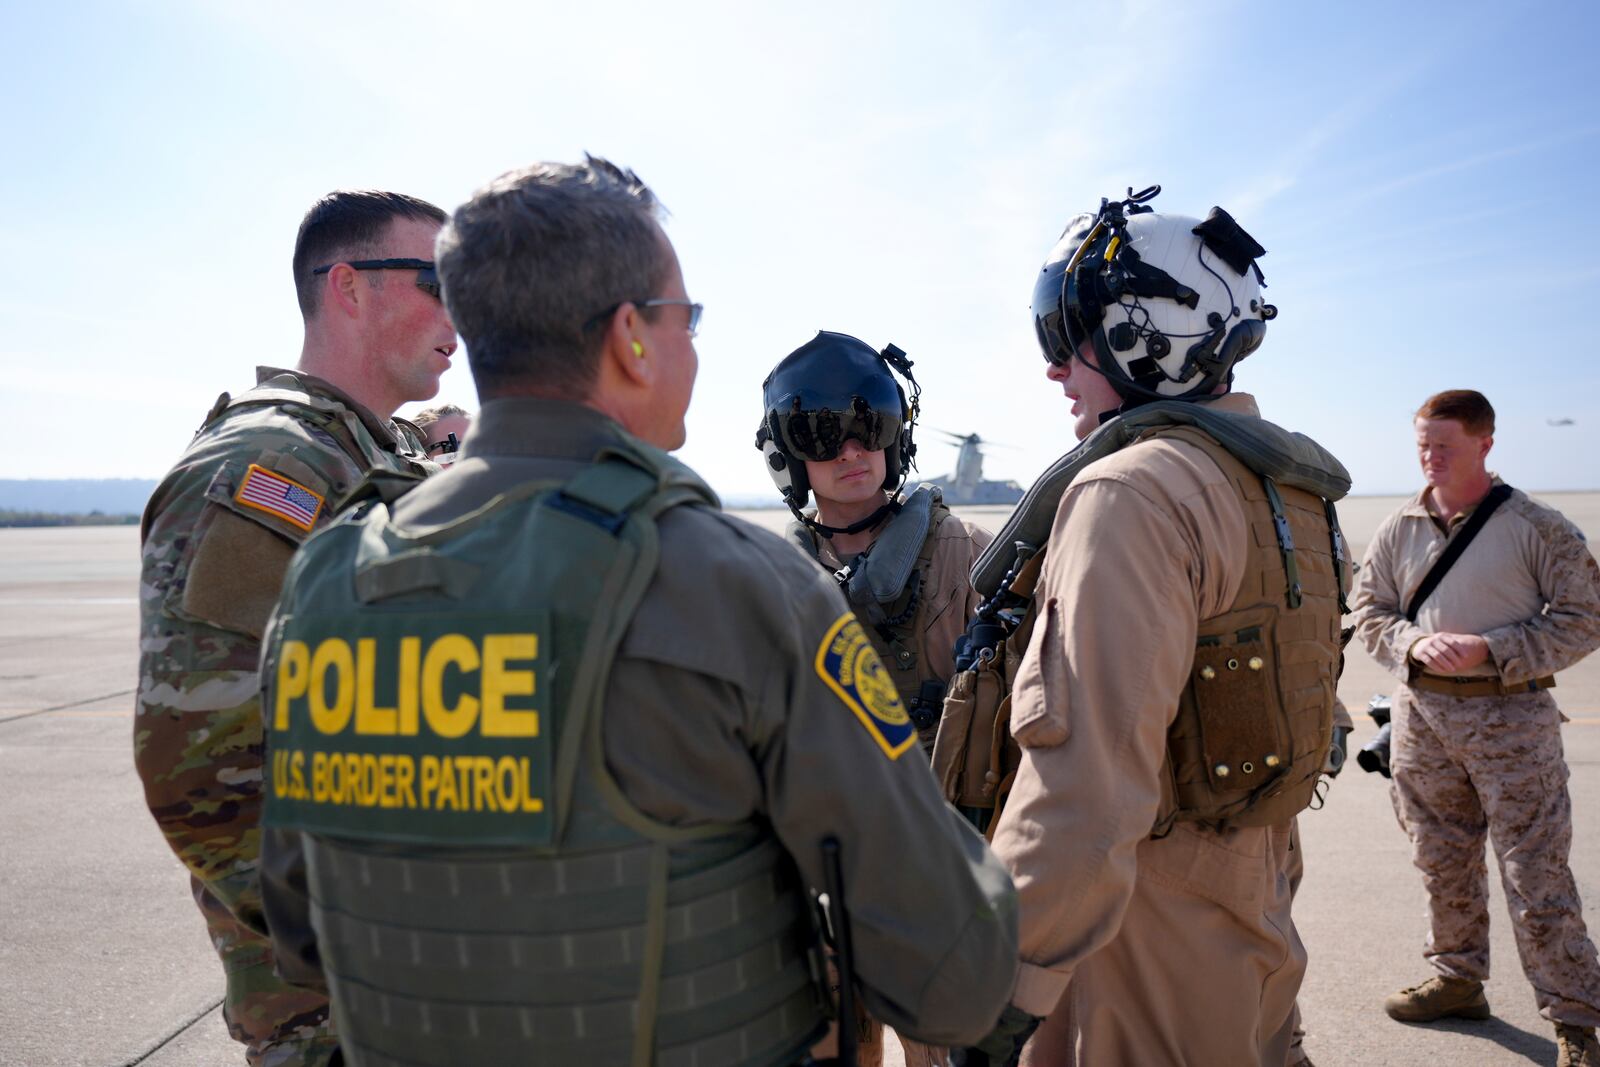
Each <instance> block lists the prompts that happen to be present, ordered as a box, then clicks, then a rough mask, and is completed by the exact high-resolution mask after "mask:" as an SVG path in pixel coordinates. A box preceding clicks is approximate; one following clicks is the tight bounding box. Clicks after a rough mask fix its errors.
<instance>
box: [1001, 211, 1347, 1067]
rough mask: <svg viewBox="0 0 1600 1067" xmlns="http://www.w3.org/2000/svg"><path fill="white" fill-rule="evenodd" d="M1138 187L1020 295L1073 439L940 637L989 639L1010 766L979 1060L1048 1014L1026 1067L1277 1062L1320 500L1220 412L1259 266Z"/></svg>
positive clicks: (1255, 313)
mask: <svg viewBox="0 0 1600 1067" xmlns="http://www.w3.org/2000/svg"><path fill="white" fill-rule="evenodd" d="M1157 192H1159V187H1151V188H1150V189H1147V190H1145V191H1143V192H1142V193H1138V194H1134V193H1133V192H1132V190H1129V195H1128V197H1127V198H1125V199H1120V200H1115V201H1103V202H1102V204H1101V207H1100V210H1099V211H1098V212H1096V213H1094V214H1092V215H1084V216H1080V217H1079V218H1077V219H1075V220H1073V222H1072V223H1070V224H1069V225H1068V227H1067V230H1066V233H1065V234H1064V235H1063V237H1062V239H1061V241H1060V243H1058V244H1057V245H1056V247H1055V248H1054V250H1053V251H1052V252H1051V253H1050V256H1049V258H1048V259H1047V261H1046V263H1045V265H1044V268H1043V269H1042V271H1041V272H1040V274H1039V276H1038V278H1037V281H1036V286H1035V291H1034V300H1033V314H1034V323H1035V327H1036V329H1037V332H1038V338H1039V342H1040V346H1041V348H1042V350H1043V354H1044V356H1045V359H1046V360H1047V361H1048V366H1047V368H1046V375H1047V377H1049V378H1050V380H1051V381H1053V382H1056V383H1058V384H1059V385H1060V386H1061V387H1062V390H1063V392H1064V393H1065V395H1066V397H1067V399H1068V400H1069V401H1070V402H1071V405H1072V415H1073V416H1074V419H1075V429H1076V432H1077V436H1078V437H1079V439H1080V441H1081V443H1080V444H1079V446H1078V447H1077V448H1075V449H1074V450H1073V451H1072V452H1070V453H1068V454H1067V455H1066V456H1065V457H1063V458H1062V460H1060V461H1059V462H1058V463H1057V464H1056V465H1055V466H1054V467H1052V468H1051V470H1050V471H1048V472H1046V474H1045V475H1044V476H1043V477H1042V478H1041V479H1040V481H1039V483H1038V484H1036V485H1035V486H1034V487H1033V489H1031V490H1030V491H1029V493H1028V495H1027V496H1026V497H1025V498H1024V500H1023V503H1022V505H1020V506H1019V509H1018V512H1017V514H1016V515H1015V516H1014V517H1013V518H1012V520H1011V521H1010V523H1008V525H1007V527H1006V528H1005V529H1004V530H1003V531H1002V532H1001V533H1000V534H999V535H998V536H997V537H996V538H995V541H994V544H993V546H992V547H991V549H990V550H989V551H988V552H987V553H985V556H984V557H983V558H982V559H980V560H979V562H978V564H977V565H976V566H975V567H974V571H973V578H974V584H975V585H976V587H977V588H978V591H979V593H980V594H981V595H982V596H984V597H985V598H988V599H986V601H985V607H984V608H983V609H980V612H979V619H978V620H977V622H976V623H975V624H974V628H973V629H972V630H970V631H969V633H971V634H973V635H974V636H975V638H976V635H977V634H978V631H979V629H980V627H981V626H982V625H989V626H991V627H999V628H1000V630H1001V632H1002V633H1005V634H1007V635H1008V636H1007V637H1006V638H1005V640H1004V641H1002V642H1000V643H999V644H998V645H992V646H991V647H993V652H992V653H988V652H986V651H985V650H979V651H980V653H981V654H980V655H979V656H978V662H979V664H980V665H979V666H978V667H977V668H976V669H977V671H978V672H979V673H981V672H982V671H984V670H988V669H992V670H996V671H997V672H998V673H999V677H1000V687H1001V689H1008V694H1009V699H1010V704H1009V723H1010V727H1011V729H1012V732H1013V735H1014V738H1015V740H1016V742H1017V743H1018V745H1019V746H1020V764H1019V765H1017V766H1015V767H1004V768H1000V769H999V770H998V771H997V773H1001V774H1002V776H1005V775H1009V774H1011V773H1014V784H1013V785H1012V787H1011V789H1010V791H1009V795H1008V796H1006V797H1005V798H1004V799H1003V801H1002V809H1001V811H1000V813H999V816H998V819H997V822H996V825H995V829H994V838H993V845H994V848H995V852H996V854H997V855H999V856H1000V857H1001V859H1002V861H1003V862H1005V864H1006V865H1007V867H1008V868H1009V869H1010V870H1011V872H1012V876H1013V878H1014V879H1015V881H1016V883H1017V888H1018V892H1019V895H1020V901H1021V905H1022V915H1021V951H1022V971H1021V974H1020V977H1019V979H1018V982H1017V986H1016V988H1015V990H1014V992H1013V994H1012V1004H1011V1006H1010V1007H1009V1008H1008V1009H1007V1012H1006V1014H1005V1015H1003V1016H1002V1018H1001V1020H1000V1023H999V1024H998V1026H997V1028H996V1031H995V1032H994V1033H993V1034H991V1035H990V1036H989V1038H987V1039H986V1040H985V1042H984V1043H983V1044H982V1045H981V1046H980V1050H981V1051H982V1052H983V1053H985V1054H987V1055H988V1056H989V1057H990V1059H989V1062H991V1063H1001V1062H1007V1061H1008V1060H1009V1061H1010V1062H1015V1057H1016V1056H1017V1053H1018V1052H1019V1050H1020V1047H1021V1045H1022V1042H1023V1041H1024V1040H1025V1039H1026V1038H1027V1035H1028V1034H1029V1032H1030V1031H1031V1030H1032V1028H1033V1026H1034V1025H1035V1022H1036V1020H1037V1019H1038V1018H1040V1017H1043V1016H1049V1015H1051V1013H1052V1012H1054V1011H1056V1009H1057V1008H1058V1006H1059V1007H1060V1008H1061V1009H1062V1010H1061V1011H1060V1012H1059V1013H1058V1014H1057V1016H1056V1018H1055V1019H1052V1024H1051V1026H1049V1027H1047V1028H1046V1030H1045V1032H1043V1033H1041V1034H1040V1035H1039V1037H1038V1039H1037V1040H1036V1041H1035V1044H1034V1048H1033V1050H1031V1051H1030V1057H1031V1058H1032V1059H1033V1061H1034V1062H1040V1063H1043V1062H1052V1063H1053V1062H1057V1057H1058V1056H1060V1054H1061V1050H1062V1046H1064V1045H1066V1046H1075V1048H1076V1051H1077V1053H1078V1062H1081V1063H1090V1064H1102V1063H1162V1064H1197V1065H1199V1064H1230V1065H1251V1064H1262V1065H1267V1067H1282V1065H1283V1064H1284V1063H1285V1062H1286V1060H1287V1058H1288V1056H1289V1047H1290V1042H1291V1037H1292V1031H1293V1023H1292V1013H1293V1006H1294V1002H1295V996H1296V992H1297V990H1298V988H1299V985H1300V979H1301V976H1302V974H1303V973H1304V970H1305V964H1306V954H1305V949H1304V947H1303V945H1302V944H1301V942H1300V938H1299V937H1298V935H1297V934H1296V933H1295V928H1294V923H1293V921H1292V920H1291V918H1290V915H1289V906H1290V894H1289V891H1288V879H1287V878H1286V877H1285V876H1284V872H1285V871H1286V869H1287V867H1288V864H1289V860H1290V857H1289V854H1288V853H1289V848H1290V827H1291V822H1292V820H1293V818H1294V816H1295V813H1296V812H1298V811H1299V810H1301V809H1302V808H1304V807H1305V806H1306V804H1307V803H1308V802H1309V801H1310V799H1311V797H1312V793H1313V789H1314V788H1315V786H1316V784H1317V781H1318V779H1319V778H1320V776H1321V774H1322V773H1323V771H1324V765H1325V761H1326V759H1327V754H1328V750H1329V746H1330V742H1331V738H1332V726H1333V718H1332V717H1333V703H1334V686H1335V681H1336V676H1337V671H1338V660H1339V648H1340V645H1339V636H1340V629H1339V623H1340V614H1341V609H1342V607H1343V601H1344V593H1345V590H1346V588H1347V586H1348V565H1347V563H1346V562H1345V559H1344V550H1343V546H1342V543H1341V540H1340V537H1339V533H1338V528H1337V524H1336V520H1335V519H1334V513H1333V508H1332V504H1331V501H1332V500H1334V499H1337V498H1338V497H1339V496H1342V495H1343V494H1344V492H1346V491H1347V490H1348V488H1349V479H1348V475H1346V474H1345V472H1344V469H1343V468H1342V467H1341V466H1340V465H1339V463H1338V461H1337V460H1336V459H1334V458H1333V457H1332V456H1331V455H1329V454H1328V453H1327V452H1326V451H1324V450H1323V449H1321V448H1320V447H1319V446H1317V445H1316V444H1315V443H1314V442H1312V441H1310V440H1309V439H1307V438H1305V437H1302V436H1300V435H1298V434H1292V433H1289V432H1287V431H1285V430H1283V429H1281V428H1280V427H1278V426H1275V425H1273V424H1271V423H1268V422H1266V421H1265V420H1263V419H1262V418H1261V417H1260V413H1259V411H1258V410H1257V407H1256V403H1255V401H1254V400H1253V399H1252V398H1251V397H1250V396H1249V395H1247V394H1244V393H1240V392H1236V391H1234V388H1233V384H1234V368H1235V367H1236V366H1237V364H1238V363H1239V361H1240V360H1242V359H1244V358H1245V357H1246V356H1248V355H1250V354H1252V353H1253V352H1255V351H1256V350H1257V349H1258V348H1259V347H1260V345H1261V343H1262V340H1263V339H1264V337H1265V335H1266V324H1267V322H1269V321H1270V320H1271V319H1272V318H1273V317H1274V316H1275V315H1276V314H1277V310H1276V308H1274V307H1273V306H1272V305H1270V304H1267V303H1265V302H1264V301H1263V299H1262V293H1261V291H1262V286H1263V277H1262V274H1261V270H1260V268H1259V267H1258V266H1257V265H1256V261H1257V260H1258V259H1259V258H1260V257H1261V256H1262V255H1263V254H1264V253H1265V250H1264V249H1263V248H1262V247H1261V246H1260V245H1259V244H1257V243H1256V242H1255V240H1254V239H1252V238H1251V237H1250V236H1249V234H1247V233H1245V231H1244V230H1243V229H1242V228H1241V227H1240V226H1239V225H1238V224H1237V223H1236V222H1235V221H1234V220H1233V219H1232V217H1231V216H1229V215H1228V214H1227V212H1225V211H1222V210H1221V209H1219V208H1214V209H1212V211H1211V213H1210V215H1209V216H1208V217H1207V218H1206V219H1205V220H1203V221H1202V220H1200V219H1197V218H1190V217H1184V216H1178V215H1163V214H1157V213H1156V212H1154V211H1153V210H1152V209H1151V207H1150V206H1149V204H1148V201H1149V200H1150V199H1152V198H1153V197H1154V196H1155V195H1156V193H1157ZM991 605H994V606H995V607H996V610H995V611H994V612H993V613H990V610H989V609H990V606H991ZM986 656H987V658H985V657H986ZM1013 657H1014V658H1013ZM991 664H992V665H995V666H993V667H991V666H990V665H991ZM1007 677H1010V678H1012V679H1014V681H1013V682H1012V683H1011V684H1010V685H1009V687H1007V686H1006V685H1005V684H1004V683H1005V679H1006V678H1007ZM977 690H978V691H979V692H982V691H983V687H982V686H978V687H977ZM1058 1020H1070V1022H1069V1023H1066V1024H1065V1025H1057V1021H1058ZM969 1062H973V1061H972V1060H969Z"/></svg>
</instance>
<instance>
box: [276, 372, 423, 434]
mask: <svg viewBox="0 0 1600 1067" xmlns="http://www.w3.org/2000/svg"><path fill="white" fill-rule="evenodd" d="M278 378H287V379H289V381H287V382H280V383H279V384H281V385H288V386H293V387H296V388H300V389H304V390H305V391H306V392H308V393H310V394H312V395H313V396H321V397H326V398H327V399H329V400H336V401H338V402H339V403H341V404H343V405H344V406H345V407H347V408H349V409H350V410H351V411H353V412H355V415H356V418H358V419H360V420H361V424H362V425H363V426H365V427H366V428H367V431H368V432H369V433H371V434H372V436H373V438H374V439H375V440H376V441H377V442H378V445H379V446H380V447H382V448H385V449H387V450H389V451H391V452H399V451H400V450H401V447H402V446H403V445H404V444H405V440H404V439H403V438H402V437H401V436H400V428H399V427H398V426H396V425H395V424H394V422H393V421H392V420H390V419H386V418H380V417H379V416H378V415H377V414H375V413H374V412H373V411H372V409H371V408H369V407H367V406H366V405H365V404H363V403H361V402H360V401H358V400H357V399H356V398H355V397H353V396H351V395H350V394H349V393H347V392H345V391H344V390H343V389H340V388H339V387H338V386H337V385H334V384H333V383H332V382H330V381H328V380H327V379H326V378H318V377H317V376H316V375H315V374H307V373H306V372H305V371H302V370H291V369H289V368H287V367H267V366H261V367H257V368H256V385H258V386H261V385H267V384H270V383H271V382H272V381H273V380H274V379H278Z"/></svg>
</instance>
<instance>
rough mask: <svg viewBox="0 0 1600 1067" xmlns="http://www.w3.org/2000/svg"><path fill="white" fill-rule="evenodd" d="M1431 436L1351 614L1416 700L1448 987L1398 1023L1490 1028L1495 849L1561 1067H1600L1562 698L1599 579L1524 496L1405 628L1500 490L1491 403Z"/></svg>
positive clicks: (1415, 777)
mask: <svg viewBox="0 0 1600 1067" xmlns="http://www.w3.org/2000/svg"><path fill="white" fill-rule="evenodd" d="M1416 430H1417V450H1418V454H1419V456H1420V457H1421V460H1422V469H1423V474H1424V475H1425V477H1426V480H1427V488H1425V489H1423V491H1422V492H1420V493H1419V494H1417V496H1415V497H1413V498H1412V499H1411V500H1410V501H1409V502H1408V503H1406V505H1405V506H1404V507H1402V508H1401V509H1400V510H1399V511H1397V512H1395V513H1394V514H1393V515H1391V516H1390V517H1389V518H1388V519H1387V520H1385V522H1384V523H1383V525H1382V526H1380V527H1379V528H1378V532H1377V533H1376V534H1375V535H1374V537H1373V541H1372V545H1371V547H1370V548H1369V549H1368V551H1367V560H1366V563H1365V564H1364V565H1363V567H1362V569H1361V572H1360V578H1359V580H1358V583H1357V592H1356V597H1355V602H1354V603H1355V609H1356V611H1357V617H1358V620H1359V621H1358V630H1357V632H1358V633H1359V634H1360V636H1361V638H1362V640H1363V641H1364V642H1365V643H1366V646H1367V649H1368V651H1370V652H1371V653H1372V655H1373V656H1374V657H1375V658H1376V659H1377V660H1378V662H1379V664H1381V665H1382V666H1383V667H1384V668H1385V669H1387V670H1388V671H1389V672H1390V673H1392V674H1394V675H1396V676H1398V677H1399V678H1400V679H1401V681H1402V682H1403V683H1404V684H1403V685H1401V687H1400V688H1399V690H1398V691H1397V692H1396V694H1395V697H1394V712H1393V721H1394V735H1393V755H1392V758H1391V761H1390V766H1391V768H1392V770H1393V774H1394V779H1393V785H1392V787H1391V788H1392V794H1391V796H1392V798H1393V800H1394V806H1395V813H1396V815H1397V816H1398V817H1399V820H1400V824H1401V826H1402V827H1404V828H1405V830H1406V832H1407V833H1408V834H1409V835H1410V837H1411V840H1412V845H1413V848H1414V850H1415V862H1416V865H1417V868H1418V869H1419V870H1420V871H1422V878H1423V884H1424V886H1425V887H1426V888H1427V890H1428V914H1429V920H1430V930H1429V936H1428V945H1427V951H1426V952H1425V953H1424V955H1425V957H1426V958H1427V960H1428V962H1429V963H1431V964H1432V965H1433V967H1434V969H1435V970H1436V971H1437V972H1438V975H1437V976H1436V977H1434V978H1432V979H1430V980H1428V981H1427V982H1424V983H1422V984H1421V985H1418V986H1414V987H1412V988H1410V989H1405V990H1401V991H1400V992H1398V993H1395V994H1394V995H1392V996H1390V997H1389V999H1388V1001H1387V1002H1386V1003H1385V1005H1384V1008H1385V1010H1386V1011H1387V1012H1388V1013H1389V1015H1390V1016H1392V1017H1393V1018H1396V1019H1399V1020H1402V1021H1405V1022H1429V1021H1432V1020H1434V1019H1439V1018H1444V1017H1447V1016H1456V1017H1461V1018H1471V1019H1484V1018H1488V1016H1489V1003H1488V1001H1487V1000H1486V999H1485V997H1484V995H1483V981H1484V979H1486V978H1488V977H1489V910H1488V909H1489V898H1488V887H1487V878H1488V871H1487V869H1486V866H1485V864H1484V855H1483V850H1484V837H1485V836H1486V835H1487V836H1488V837H1489V838H1490V840H1491V841H1492V842H1493V845H1494V851H1495V856H1496V858H1497V859H1498V860H1499V862H1500V876H1501V881H1502V883H1503V885H1504V886H1505V893H1506V899H1507V903H1508V904H1509V906H1510V911H1511V921H1512V923H1513V925H1514V926H1515V930H1516V941H1517V952H1518V955H1520V956H1521V958H1522V968H1523V971H1524V972H1525V973H1526V974H1527V976H1528V980H1529V981H1530V982H1532V983H1533V988H1534V998H1535V1000H1536V1001H1537V1002H1538V1005H1539V1012H1540V1014H1541V1015H1543V1016H1544V1017H1545V1018H1547V1019H1549V1020H1551V1021H1552V1022H1554V1023H1555V1024H1556V1031H1557V1042H1558V1044H1559V1046H1560V1050H1561V1051H1560V1059H1559V1063H1560V1065H1561V1067H1580V1065H1581V1067H1600V1045H1597V1044H1596V1041H1595V1030H1594V1028H1595V1025H1596V1024H1597V1023H1600V962H1597V960H1596V953H1595V946H1594V943H1593V942H1592V941H1590V939H1589V934H1588V931H1587V929H1586V928H1585V925H1584V921H1583V907H1582V903H1581V902H1580V900H1579V899H1578V888H1577V886H1576V884H1575V883H1574V881H1573V877H1572V870H1571V868H1570V867H1569V866H1568V864H1567V857H1568V853H1569V851H1570V848H1571V844H1572V801H1571V798H1570V796H1569V795H1568V792H1567V765H1566V761H1565V759H1564V758H1563V755H1562V747H1561V729H1560V727H1561V718H1562V716H1561V712H1560V710H1559V709H1558V708H1557V707H1556V702H1555V700H1554V699H1553V698H1552V697H1551V696H1550V694H1549V692H1548V690H1549V689H1550V688H1551V687H1552V686H1553V685H1555V679H1554V677H1553V675H1554V674H1555V672H1556V671H1559V670H1563V669H1565V668H1567V667H1570V666H1572V665H1573V664H1574V663H1576V662H1578V661H1579V660H1580V659H1582V658H1583V657H1584V656H1586V655H1588V654H1589V653H1590V652H1591V651H1593V650H1594V649H1595V648H1596V647H1600V568H1597V567H1596V564H1595V559H1594V556H1593V555H1591V554H1590V552H1589V549H1588V547H1587V546H1586V545H1585V544H1584V540H1583V535H1582V533H1580V532H1579V531H1578V529H1577V528H1576V527H1575V526H1573V525H1572V523H1570V522H1568V521H1567V520H1566V519H1565V518H1563V517H1562V516H1561V514H1560V513H1559V512H1557V511H1555V510H1554V509H1553V508H1549V507H1546V506H1544V505H1543V504H1538V503H1535V502H1534V501H1533V500H1531V499H1529V498H1528V497H1527V496H1526V495H1525V494H1523V493H1521V492H1516V491H1512V492H1511V495H1510V497H1509V498H1508V499H1506V500H1505V502H1504V503H1503V504H1501V505H1500V506H1499V508H1498V510H1495V511H1493V512H1492V513H1491V515H1490V518H1489V519H1488V521H1487V522H1485V523H1484V524H1483V526H1482V528H1481V530H1480V531H1479V533H1478V535H1477V537H1476V539H1475V540H1473V541H1472V542H1471V544H1470V545H1469V546H1468V547H1467V548H1466V550H1465V551H1464V552H1463V553H1462V554H1461V555H1460V557H1459V558H1458V559H1457V561H1456V562H1455V564H1454V566H1452V567H1451V569H1450V570H1449V571H1448V572H1447V573H1446V574H1445V576H1444V578H1443V580H1442V581H1440V582H1439V584H1438V586H1437V587H1436V588H1435V589H1434V591H1433V592H1432V593H1431V594H1429V595H1428V597H1427V598H1426V599H1425V600H1423V601H1422V602H1421V604H1420V607H1419V608H1418V609H1417V610H1416V616H1415V621H1411V620H1408V619H1407V617H1406V614H1405V613H1406V610H1407V607H1408V606H1409V605H1410V604H1411V601H1412V598H1413V596H1414V594H1415V592H1416V590H1417V588H1418V586H1419V585H1420V584H1421V583H1422V580H1423V578H1424V576H1425V575H1426V574H1427V573H1428V571H1429V570H1430V569H1431V568H1432V566H1433V564H1434V562H1435V561H1436V560H1437V559H1438V558H1439V556H1440V555H1441V554H1442V553H1443V551H1444V550H1445V547H1446V545H1447V544H1449V543H1450V541H1451V540H1452V539H1453V538H1454V537H1455V536H1457V535H1458V533H1459V531H1460V529H1461V528H1462V526H1463V525H1464V524H1465V523H1466V522H1467V521H1468V519H1469V518H1470V517H1471V516H1472V514H1473V512H1474V511H1475V510H1476V509H1477V508H1478V507H1479V506H1480V504H1481V503H1482V501H1483V499H1484V498H1485V497H1486V496H1487V495H1488V494H1489V492H1490V491H1491V489H1492V488H1493V487H1494V486H1495V485H1497V484H1499V479H1497V478H1495V477H1493V476H1492V475H1491V474H1489V472H1488V470H1487V469H1486V467H1485V459H1486V457H1487V455H1488V452H1489V448H1490V447H1491V446H1492V444H1493V433H1494V409H1493V408H1492V407H1490V406H1489V402H1488V401H1487V400H1486V399H1484V397H1483V396H1482V395H1481V394H1479V393H1476V392H1473V391H1471V390H1451V391H1448V392H1444V393H1440V394H1438V395H1436V396H1434V397H1431V398H1430V399H1429V400H1428V401H1427V403H1425V404H1424V405H1423V406H1422V409H1421V410H1420V411H1419V412H1418V413H1417V418H1416Z"/></svg>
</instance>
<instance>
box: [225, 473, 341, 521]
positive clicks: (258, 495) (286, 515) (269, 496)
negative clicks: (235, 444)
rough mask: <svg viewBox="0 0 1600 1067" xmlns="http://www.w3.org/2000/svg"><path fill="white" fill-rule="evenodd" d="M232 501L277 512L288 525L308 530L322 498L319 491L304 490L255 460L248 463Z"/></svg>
mask: <svg viewBox="0 0 1600 1067" xmlns="http://www.w3.org/2000/svg"><path fill="white" fill-rule="evenodd" d="M233 500H234V503H236V504H238V505H240V506H241V507H247V508H255V509H256V510H257V511H264V512H266V513H267V514H268V515H276V516H277V517H278V518H280V519H282V520H283V521H284V522H287V523H289V524H290V525H291V526H297V527H299V528H300V529H302V530H305V531H307V532H310V530H311V527H313V526H315V525H316V522H317V516H318V515H320V514H321V513H322V504H323V498H322V495H321V494H320V493H317V492H314V491H313V490H311V489H307V488H306V487H305V486H303V485H301V484H300V483H299V482H297V481H295V480H294V479H293V478H286V477H284V476H283V475H281V474H278V473H276V472H274V471H269V470H267V468H265V467H263V466H261V465H260V464H258V463H252V464H250V469H249V470H248V471H247V472H245V476H244V480H243V481H241V482H240V483H239V489H238V492H236V493H234V494H233Z"/></svg>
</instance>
